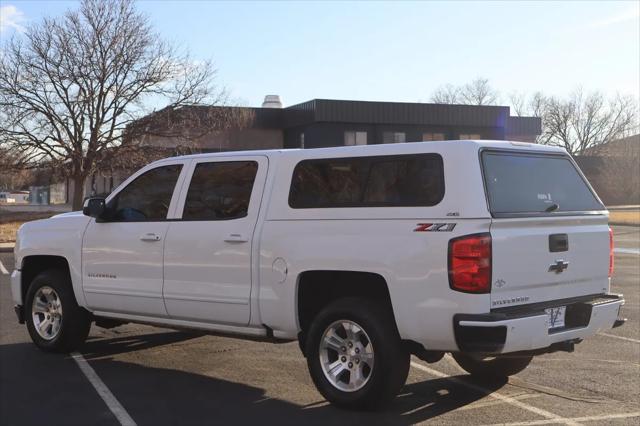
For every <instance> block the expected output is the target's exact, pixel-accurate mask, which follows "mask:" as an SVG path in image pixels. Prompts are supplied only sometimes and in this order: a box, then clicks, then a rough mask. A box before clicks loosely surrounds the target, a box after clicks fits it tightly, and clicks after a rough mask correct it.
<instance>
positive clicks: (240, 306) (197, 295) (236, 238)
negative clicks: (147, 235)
mask: <svg viewBox="0 0 640 426" xmlns="http://www.w3.org/2000/svg"><path fill="white" fill-rule="evenodd" d="M267 166H268V159H267V157H264V156H238V157H220V158H213V159H212V158H208V159H203V160H202V161H194V162H193V164H192V166H191V168H190V171H189V174H188V176H190V177H188V178H187V179H186V180H185V184H184V188H183V190H182V194H181V197H180V201H179V203H178V211H177V216H176V217H177V219H176V220H174V221H172V222H171V223H170V224H169V229H168V232H167V238H166V242H165V252H164V290H163V294H164V301H165V305H166V307H167V312H168V314H169V316H170V317H171V318H173V319H183V320H191V321H202V322H214V323H226V324H235V325H246V324H248V323H249V316H250V313H251V309H250V297H251V281H252V247H253V235H254V231H255V228H256V222H257V219H258V213H259V211H260V203H261V201H262V192H263V189H264V184H265V178H266V174H267Z"/></svg>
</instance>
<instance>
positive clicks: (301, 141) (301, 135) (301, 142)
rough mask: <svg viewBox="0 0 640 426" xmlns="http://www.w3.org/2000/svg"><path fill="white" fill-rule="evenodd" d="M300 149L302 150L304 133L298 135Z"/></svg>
mask: <svg viewBox="0 0 640 426" xmlns="http://www.w3.org/2000/svg"><path fill="white" fill-rule="evenodd" d="M300 148H304V133H300Z"/></svg>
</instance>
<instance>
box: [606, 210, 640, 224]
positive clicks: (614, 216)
mask: <svg viewBox="0 0 640 426" xmlns="http://www.w3.org/2000/svg"><path fill="white" fill-rule="evenodd" d="M609 222H611V223H615V224H617V225H635V226H640V210H612V211H609Z"/></svg>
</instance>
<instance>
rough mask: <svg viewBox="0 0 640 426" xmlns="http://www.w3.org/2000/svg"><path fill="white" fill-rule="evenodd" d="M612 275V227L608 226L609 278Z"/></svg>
mask: <svg viewBox="0 0 640 426" xmlns="http://www.w3.org/2000/svg"><path fill="white" fill-rule="evenodd" d="M612 275H613V229H611V228H609V278H611V276H612Z"/></svg>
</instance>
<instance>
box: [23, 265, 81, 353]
mask: <svg viewBox="0 0 640 426" xmlns="http://www.w3.org/2000/svg"><path fill="white" fill-rule="evenodd" d="M25 301H26V303H25V307H24V309H25V317H26V318H25V319H26V322H27V330H28V331H29V335H30V336H31V340H33V343H35V344H36V346H38V347H39V348H40V349H42V350H44V351H47V352H71V351H73V350H75V349H77V348H78V347H80V345H82V343H84V341H85V340H86V338H87V336H88V335H89V329H90V328H91V314H90V313H89V312H88V311H87V310H85V309H84V308H82V307H80V306H78V303H77V302H76V298H75V296H74V294H73V290H72V287H71V282H70V279H69V277H68V274H66V273H64V272H63V271H60V270H55V269H52V270H48V271H44V272H42V273H40V274H38V275H37V276H36V277H35V278H34V279H33V281H32V282H31V285H30V286H29V289H28V291H27V296H26V300H25Z"/></svg>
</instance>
